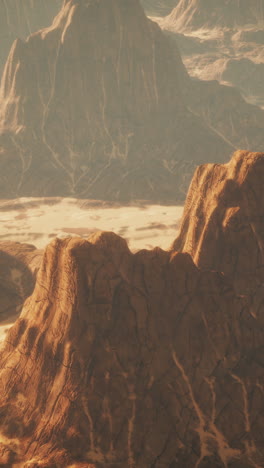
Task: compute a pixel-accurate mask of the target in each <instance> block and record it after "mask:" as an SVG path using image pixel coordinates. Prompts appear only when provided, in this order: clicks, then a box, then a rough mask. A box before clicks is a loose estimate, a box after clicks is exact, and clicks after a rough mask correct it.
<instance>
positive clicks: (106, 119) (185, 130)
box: [0, 0, 231, 201]
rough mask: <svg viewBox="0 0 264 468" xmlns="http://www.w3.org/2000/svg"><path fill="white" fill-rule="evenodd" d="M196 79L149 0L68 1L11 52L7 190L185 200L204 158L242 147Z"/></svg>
mask: <svg viewBox="0 0 264 468" xmlns="http://www.w3.org/2000/svg"><path fill="white" fill-rule="evenodd" d="M186 81H188V75H187V73H186V71H185V68H184V66H183V64H182V61H181V58H180V55H179V53H178V51H177V49H175V48H174V47H172V45H171V42H170V41H169V40H168V39H167V38H166V37H165V36H164V35H163V34H162V32H161V31H160V29H159V28H158V27H157V25H156V24H155V23H153V22H151V21H150V20H148V19H147V18H146V16H145V14H144V12H143V9H142V7H141V6H140V4H139V1H138V0H133V1H132V0H126V1H125V2H124V1H123V0H109V1H105V0H99V1H96V0H91V1H89V2H88V3H87V2H86V1H85V0H71V1H66V2H65V3H64V6H63V8H62V10H61V12H60V13H59V15H58V16H57V18H56V19H55V21H54V23H53V26H52V27H50V28H48V29H45V30H43V31H40V32H38V33H35V34H33V35H32V36H30V37H29V38H28V39H27V41H26V42H23V41H17V42H16V43H15V44H14V45H13V48H12V51H11V53H10V55H9V59H8V61H7V64H6V67H5V72H4V75H3V80H2V84H1V90H0V99H1V100H2V106H1V109H0V121H1V136H0V146H1V147H2V150H1V155H0V168H1V176H0V181H1V185H0V187H1V188H0V195H1V196H2V197H16V196H19V195H20V194H23V196H30V195H34V196H42V195H48V196H66V195H68V196H69V195H75V196H78V197H86V198H101V199H102V198H103V199H122V200H127V199H131V198H138V199H142V198H144V199H152V200H156V201H158V200H161V199H163V200H168V199H174V200H179V199H183V198H184V196H185V192H186V190H187V187H188V184H189V180H190V177H191V175H192V171H193V169H194V167H195V166H196V165H197V164H198V163H201V162H206V161H208V158H210V155H211V154H214V159H215V160H216V161H224V160H226V158H227V157H228V156H229V154H230V152H231V146H230V145H229V144H228V143H226V142H225V141H224V140H223V138H222V137H221V136H219V135H217V134H216V132H215V131H214V130H212V129H209V128H208V126H207V125H206V124H205V123H203V122H201V119H200V118H197V117H196V116H195V115H193V113H192V112H190V111H189V110H188V109H187V107H186V105H185V103H184V99H183V89H182V82H186ZM7 168H8V170H7ZM40 174H41V177H40Z"/></svg>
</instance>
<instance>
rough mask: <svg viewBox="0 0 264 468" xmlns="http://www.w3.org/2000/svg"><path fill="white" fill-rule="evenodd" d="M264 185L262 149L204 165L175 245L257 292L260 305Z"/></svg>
mask: <svg viewBox="0 0 264 468" xmlns="http://www.w3.org/2000/svg"><path fill="white" fill-rule="evenodd" d="M263 184H264V154H263V153H250V152H243V151H238V152H236V153H235V154H234V155H233V157H232V159H231V161H230V162H229V163H227V164H223V165H220V164H211V165H204V166H201V167H199V168H198V169H197V171H196V173H195V175H194V178H193V181H192V184H191V186H190V189H189V192H188V195H187V200H186V204H185V209H184V213H183V218H182V222H181V228H180V234H179V237H178V238H177V239H176V240H175V242H174V246H173V247H174V249H175V250H177V251H184V252H188V253H190V254H191V255H192V258H193V259H194V261H195V263H196V264H197V265H198V266H199V267H200V268H203V269H210V270H217V271H222V272H224V273H225V275H226V276H227V277H228V278H230V280H232V282H233V283H234V285H235V288H236V290H237V292H239V293H240V294H246V295H253V297H255V299H256V296H258V297H259V300H260V302H261V304H262V299H263V284H264V256H263V252H264V250H263V249H264V244H263V241H264V208H263V207H264V200H263ZM261 307H262V306H261ZM261 310H262V309H261V308H260V310H259V313H261Z"/></svg>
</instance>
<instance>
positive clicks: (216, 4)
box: [166, 0, 264, 32]
mask: <svg viewBox="0 0 264 468" xmlns="http://www.w3.org/2000/svg"><path fill="white" fill-rule="evenodd" d="M166 22H167V26H168V27H169V26H171V27H173V28H175V29H176V30H177V31H179V32H182V31H187V30H195V29H202V28H205V29H206V28H209V29H211V28H217V27H221V28H231V29H237V28H241V27H246V26H249V25H252V24H254V25H256V24H257V25H259V26H262V27H263V26H264V0H250V1H248V0H238V1H236V0H180V1H179V3H178V5H177V6H176V7H175V8H174V10H173V11H172V12H171V13H170V14H169V16H168V17H167V18H166Z"/></svg>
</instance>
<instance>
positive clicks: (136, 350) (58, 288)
mask: <svg viewBox="0 0 264 468" xmlns="http://www.w3.org/2000/svg"><path fill="white" fill-rule="evenodd" d="M249 323H250V327H252V329H254V332H255V334H253V333H252V334H251V335H250V336H248V333H247V332H248V326H249ZM261 340H262V335H261V333H260V330H259V327H258V324H257V323H255V322H254V320H253V318H252V317H251V315H250V314H249V313H248V311H247V309H246V303H245V302H244V300H243V299H242V298H238V297H236V296H235V294H234V291H233V289H232V287H231V286H230V285H229V284H228V282H227V281H226V279H225V278H224V276H223V275H222V274H219V273H216V272H215V273H214V272H201V271H200V270H199V269H198V268H197V267H196V266H195V265H194V263H193V261H192V258H191V257H190V255H189V254H187V253H176V252H171V253H170V252H165V251H162V250H161V249H159V248H156V249H154V250H152V251H147V250H144V251H140V252H138V253H137V254H134V255H133V254H132V253H131V252H130V251H129V249H128V247H127V244H126V242H125V241H124V240H123V239H121V238H120V237H118V236H116V235H115V234H113V233H99V234H97V235H94V236H92V237H91V238H89V239H88V240H81V239H64V240H58V239H57V240H54V241H53V242H52V243H51V244H50V245H49V246H48V248H47V249H46V251H45V254H44V257H43V262H42V266H41V269H40V271H39V274H38V277H37V283H36V287H35V290H34V293H33V295H32V296H31V297H30V298H29V299H28V300H27V302H26V304H25V306H24V309H23V312H22V314H21V316H20V318H19V319H18V321H17V322H16V323H15V325H14V326H13V327H12V328H11V330H10V331H9V333H8V336H7V339H6V342H5V344H4V348H3V350H2V352H1V355H0V411H1V418H0V429H1V446H0V457H1V454H2V458H0V462H1V463H4V462H5V463H6V464H7V465H8V463H9V464H10V463H24V464H25V463H26V465H24V466H32V465H33V464H34V463H35V465H36V466H43V467H47V468H48V467H50V466H53V465H54V466H69V465H71V463H77V466H89V464H93V465H94V466H95V467H96V468H103V467H104V466H106V465H108V464H110V465H112V466H118V465H121V466H127V467H130V468H132V467H133V468H134V467H144V468H145V467H146V468H147V467H150V466H153V464H156V466H157V467H158V468H160V467H162V466H166V467H167V466H168V467H169V466H195V465H196V466H199V467H202V466H207V465H208V463H209V462H210V463H211V464H212V466H217V464H219V463H220V461H221V463H222V464H223V465H224V466H230V467H231V466H235V465H232V463H233V462H234V463H236V461H238V462H241V463H242V465H241V466H245V467H247V468H250V467H252V468H253V467H254V466H256V464H257V462H259V463H261V461H263V453H262V452H263V430H261V429H262V428H263V419H262V418H260V417H258V415H261V412H262V410H263V405H264V402H263V394H262V393H261V390H260V389H258V386H257V385H258V384H259V380H256V375H257V373H256V372H255V371H254V369H253V367H254V366H255V367H256V366H257V364H256V362H259V359H261V355H258V360H256V362H255V361H254V364H253V358H255V355H256V353H257V351H256V350H257V349H258V347H259V344H260V343H261ZM242 356H243V358H244V357H245V356H247V358H248V359H247V360H245V361H243V359H242ZM241 359H242V360H241ZM36 363H37V365H36ZM14 369H15V372H14ZM252 372H253V375H252ZM258 376H261V369H260V370H259V373H258ZM225 389H227V390H226V391H225ZM249 394H250V395H251V400H250V401H251V406H250V410H251V415H252V419H254V424H252V426H250V425H249V423H247V421H248V418H249V416H248V406H247V405H246V404H245V398H246V397H247V395H249ZM245 395H246V396H245ZM234 402H235V403H234ZM231 419H232V424H231V423H230V421H231ZM245 424H247V425H245ZM245 430H246V431H247V432H246V435H245V437H246V440H244V439H243V438H242V439H241V434H242V433H244V431H245ZM139 447H140V450H139V449H138V448H139ZM190 447H195V450H194V449H191V450H190ZM78 463H79V464H80V465H78ZM229 463H230V465H229ZM243 463H244V465H243ZM33 466H34V465H33Z"/></svg>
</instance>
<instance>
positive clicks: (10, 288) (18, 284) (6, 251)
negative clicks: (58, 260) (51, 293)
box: [0, 241, 42, 322]
mask: <svg viewBox="0 0 264 468" xmlns="http://www.w3.org/2000/svg"><path fill="white" fill-rule="evenodd" d="M41 257H42V252H41V251H40V250H37V249H36V248H35V247H34V246H33V245H28V244H20V243H18V242H7V241H6V242H0V322H1V321H2V320H9V319H12V318H13V316H15V315H18V314H19V313H20V311H21V308H22V305H23V303H24V301H25V299H26V298H27V297H28V296H29V295H30V294H31V293H32V291H33V289H34V285H35V275H36V273H37V270H38V269H39V266H40V262H41Z"/></svg>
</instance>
